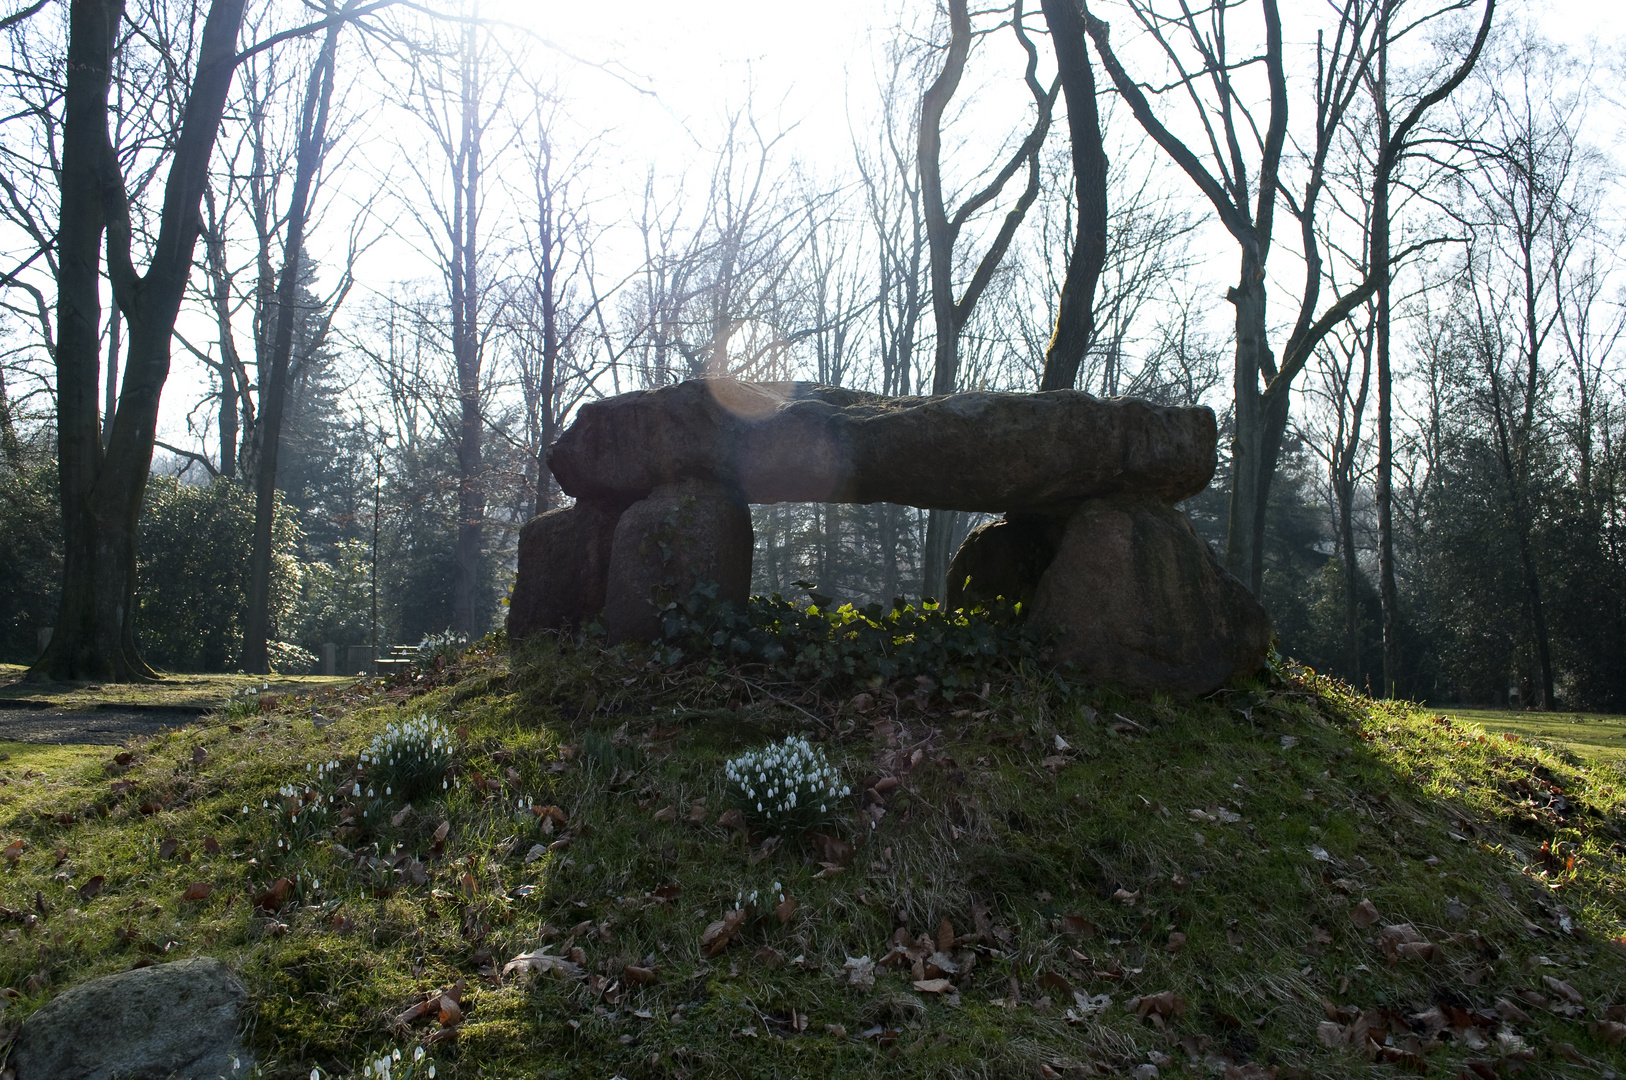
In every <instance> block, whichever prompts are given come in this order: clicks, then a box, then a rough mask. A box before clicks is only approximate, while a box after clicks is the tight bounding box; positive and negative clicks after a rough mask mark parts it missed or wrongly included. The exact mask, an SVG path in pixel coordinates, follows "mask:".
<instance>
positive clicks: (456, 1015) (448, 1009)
mask: <svg viewBox="0 0 1626 1080" xmlns="http://www.w3.org/2000/svg"><path fill="white" fill-rule="evenodd" d="M437 1002H438V1004H439V1006H440V1009H439V1012H438V1015H437V1016H436V1019H437V1020H439V1021H440V1026H441V1027H455V1026H457V1025H458V1024H461V1023H462V1022H463V1006H462V1004H461V1003H459V1002H458V1001H457V999H456V998H454V997H452V995H450V994H442V995H441V996H440V997H439V998H438V999H437Z"/></svg>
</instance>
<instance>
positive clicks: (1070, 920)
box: [1061, 915, 1098, 937]
mask: <svg viewBox="0 0 1626 1080" xmlns="http://www.w3.org/2000/svg"><path fill="white" fill-rule="evenodd" d="M1061 928H1062V929H1063V930H1065V931H1067V932H1068V933H1069V934H1073V935H1075V936H1077V937H1094V936H1095V935H1096V933H1097V932H1098V931H1097V930H1096V926H1095V924H1094V923H1092V922H1091V921H1090V920H1088V919H1086V918H1085V917H1084V916H1082V915H1063V916H1062V917H1061Z"/></svg>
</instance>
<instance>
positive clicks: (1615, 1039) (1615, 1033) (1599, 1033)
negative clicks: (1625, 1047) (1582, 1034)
mask: <svg viewBox="0 0 1626 1080" xmlns="http://www.w3.org/2000/svg"><path fill="white" fill-rule="evenodd" d="M1587 1030H1588V1031H1590V1032H1591V1033H1592V1037H1593V1038H1594V1039H1597V1040H1598V1041H1599V1042H1601V1043H1603V1044H1604V1045H1605V1046H1619V1045H1620V1042H1621V1040H1622V1039H1626V1024H1623V1023H1621V1022H1620V1021H1618V1020H1595V1021H1593V1022H1592V1023H1591V1024H1590V1025H1588V1027H1587Z"/></svg>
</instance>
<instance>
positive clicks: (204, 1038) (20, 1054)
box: [11, 957, 254, 1080]
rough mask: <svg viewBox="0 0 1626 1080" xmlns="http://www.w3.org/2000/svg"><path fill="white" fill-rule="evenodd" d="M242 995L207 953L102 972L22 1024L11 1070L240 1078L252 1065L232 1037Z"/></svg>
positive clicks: (144, 1079) (83, 1077) (66, 1079)
mask: <svg viewBox="0 0 1626 1080" xmlns="http://www.w3.org/2000/svg"><path fill="white" fill-rule="evenodd" d="M245 1001H246V994H245V993H244V991H243V985H242V983H240V982H238V981H237V977H236V976H235V975H233V974H232V973H231V970H230V969H229V968H227V967H226V965H224V964H222V963H221V962H220V961H218V960H215V959H212V958H209V957H199V958H195V959H190V960H176V961H174V962H173V963H168V964H159V965H155V966H153V967H145V968H137V969H135V970H134V971H121V972H119V973H118V974H116V975H106V976H103V977H102V978H100V979H92V980H90V981H89V982H84V983H80V984H79V985H78V986H73V987H69V988H68V989H67V990H64V991H63V992H62V993H61V994H59V995H57V996H56V997H55V998H53V999H52V1000H51V1001H48V1002H46V1004H45V1005H43V1006H41V1007H40V1009H39V1010H38V1011H37V1012H35V1013H34V1014H33V1015H32V1016H30V1017H29V1018H28V1019H27V1020H26V1021H24V1022H23V1026H22V1030H21V1031H20V1032H19V1033H18V1035H17V1042H16V1045H15V1046H14V1047H13V1048H12V1051H11V1067H12V1068H13V1069H15V1070H16V1072H17V1080H170V1078H171V1077H174V1078H177V1080H205V1078H207V1080H215V1078H217V1077H225V1078H227V1080H232V1078H233V1077H234V1076H236V1077H247V1076H249V1075H252V1073H253V1071H254V1062H253V1060H252V1058H251V1057H250V1055H249V1054H248V1053H247V1052H246V1051H245V1050H244V1049H243V1047H242V1044H241V1042H240V1041H239V1038H238V1030H239V1028H240V1026H241V1024H242V1012H243V1007H244V1003H245ZM234 1061H236V1062H237V1063H238V1068H237V1069H236V1070H235V1072H234V1070H233V1068H232V1063H233V1062H234Z"/></svg>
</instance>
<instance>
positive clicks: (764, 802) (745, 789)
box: [723, 735, 852, 835]
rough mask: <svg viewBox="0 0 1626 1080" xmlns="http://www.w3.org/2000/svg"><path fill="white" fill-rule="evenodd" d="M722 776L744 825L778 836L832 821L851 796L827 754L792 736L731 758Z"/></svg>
mask: <svg viewBox="0 0 1626 1080" xmlns="http://www.w3.org/2000/svg"><path fill="white" fill-rule="evenodd" d="M723 771H724V773H725V775H726V776H727V777H728V790H729V795H730V796H731V797H732V798H733V800H734V804H735V805H736V806H738V807H739V809H740V812H741V813H743V814H744V815H745V818H746V820H747V821H749V822H751V823H752V824H753V825H756V826H758V827H760V828H762V829H763V830H765V831H768V832H772V833H778V834H780V835H785V834H789V833H796V832H804V831H806V830H807V829H810V828H813V827H814V826H815V825H819V824H822V823H824V822H826V821H828V820H829V819H830V817H831V816H832V815H833V814H834V813H835V811H836V805H837V803H838V802H839V801H840V800H841V799H844V798H846V797H847V796H848V795H850V794H851V793H852V789H851V788H849V787H848V786H847V785H845V784H843V783H842V782H841V777H840V775H839V774H838V773H837V772H836V768H835V766H834V765H832V764H830V760H829V758H827V757H825V754H824V750H823V749H822V748H820V747H816V746H813V745H812V744H811V743H809V742H808V741H807V740H806V739H804V738H799V737H797V736H794V735H792V736H788V737H787V738H786V739H785V741H784V742H782V743H773V744H770V745H768V746H765V747H763V748H762V749H760V750H752V751H749V752H748V753H744V754H741V755H740V756H739V757H737V758H732V759H730V760H729V762H728V763H727V764H726V765H724V766H723Z"/></svg>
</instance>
